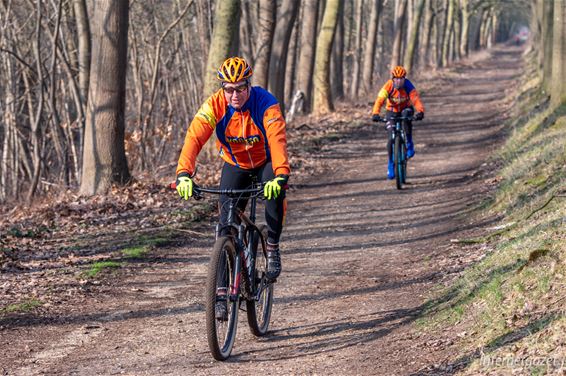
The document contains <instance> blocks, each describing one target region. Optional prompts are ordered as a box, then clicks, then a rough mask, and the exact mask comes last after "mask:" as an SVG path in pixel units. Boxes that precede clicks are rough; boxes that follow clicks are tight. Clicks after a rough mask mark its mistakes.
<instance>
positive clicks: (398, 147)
mask: <svg viewBox="0 0 566 376" xmlns="http://www.w3.org/2000/svg"><path fill="white" fill-rule="evenodd" d="M394 153H395V154H394V156H393V159H394V161H395V184H396V185H397V189H401V188H402V187H403V181H404V178H403V175H404V171H403V170H404V168H403V159H404V158H403V144H402V143H401V138H400V137H399V136H396V137H395V149H394Z"/></svg>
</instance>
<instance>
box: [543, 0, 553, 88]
mask: <svg viewBox="0 0 566 376" xmlns="http://www.w3.org/2000/svg"><path fill="white" fill-rule="evenodd" d="M553 20H554V1H553V0H544V8H543V21H542V38H543V40H542V43H543V51H542V53H543V56H544V60H543V66H542V77H543V80H542V83H543V87H544V89H545V90H546V92H547V93H549V92H550V90H551V89H552V60H553V56H552V55H553V51H552V40H553V37H554V35H553V31H554V27H553Z"/></svg>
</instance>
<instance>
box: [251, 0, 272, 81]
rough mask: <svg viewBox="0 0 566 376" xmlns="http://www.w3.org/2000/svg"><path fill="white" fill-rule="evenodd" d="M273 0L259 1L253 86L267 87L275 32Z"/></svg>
mask: <svg viewBox="0 0 566 376" xmlns="http://www.w3.org/2000/svg"><path fill="white" fill-rule="evenodd" d="M275 10H276V3H275V0H260V1H259V20H258V23H259V35H258V39H257V46H256V51H257V55H256V56H255V61H254V66H253V67H252V68H253V70H254V76H253V77H254V78H253V81H254V84H255V85H259V86H261V87H267V84H268V81H267V79H268V74H269V58H270V57H271V49H272V46H273V44H272V43H273V32H274V30H275Z"/></svg>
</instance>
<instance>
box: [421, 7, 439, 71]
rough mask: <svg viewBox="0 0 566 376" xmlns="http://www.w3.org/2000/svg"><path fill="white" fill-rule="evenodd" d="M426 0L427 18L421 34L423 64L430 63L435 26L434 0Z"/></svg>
mask: <svg viewBox="0 0 566 376" xmlns="http://www.w3.org/2000/svg"><path fill="white" fill-rule="evenodd" d="M425 1H426V5H425V19H424V28H423V33H422V34H421V38H422V39H421V42H420V44H421V46H422V47H421V48H422V54H420V63H421V66H427V65H430V62H431V60H430V57H431V55H432V54H431V53H430V52H431V50H432V44H431V40H432V36H433V26H434V21H435V19H434V17H435V15H434V8H433V4H432V1H433V0H425Z"/></svg>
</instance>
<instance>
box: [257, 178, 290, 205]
mask: <svg viewBox="0 0 566 376" xmlns="http://www.w3.org/2000/svg"><path fill="white" fill-rule="evenodd" d="M288 180H289V175H277V177H276V178H275V179H273V180H270V181H268V182H267V183H265V186H264V187H263V195H264V196H265V198H267V199H268V200H271V199H273V200H275V199H276V198H277V197H279V194H280V193H281V187H283V186H285V185H286V184H287V181H288Z"/></svg>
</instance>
